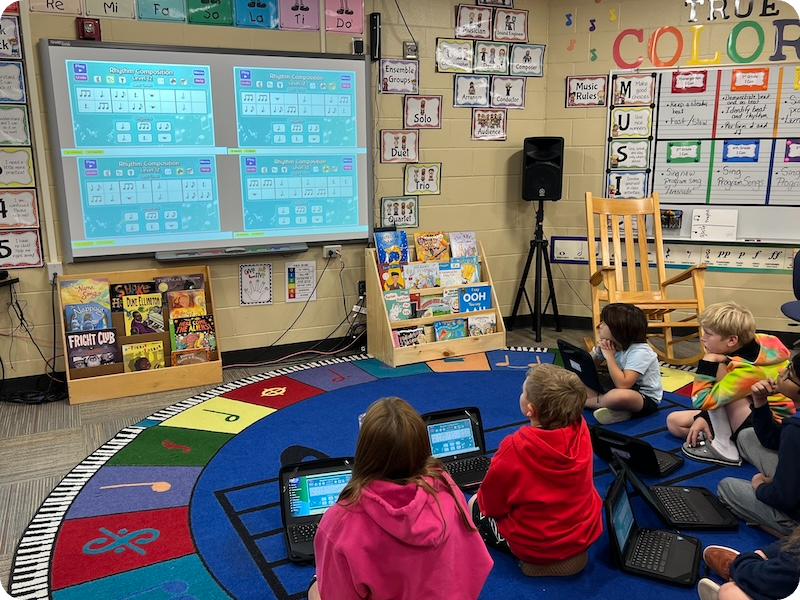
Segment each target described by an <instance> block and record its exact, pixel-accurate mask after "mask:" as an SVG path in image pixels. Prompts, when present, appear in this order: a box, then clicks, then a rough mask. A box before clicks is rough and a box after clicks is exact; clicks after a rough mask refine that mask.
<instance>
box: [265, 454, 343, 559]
mask: <svg viewBox="0 0 800 600" xmlns="http://www.w3.org/2000/svg"><path fill="white" fill-rule="evenodd" d="M352 475H353V459H352V457H347V458H325V459H320V460H311V461H306V462H300V463H294V464H290V465H285V466H283V467H281V470H280V473H279V475H278V481H279V482H280V486H281V487H280V495H281V519H282V521H283V536H284V540H285V541H286V551H287V552H288V553H289V560H290V561H292V562H295V563H309V562H312V561H313V560H314V535H316V533H317V526H318V525H319V522H320V520H321V519H322V515H323V514H325V511H326V510H328V509H329V508H330V507H331V506H333V505H334V504H336V500H337V499H338V498H339V493H340V492H341V491H342V489H343V488H344V486H345V485H346V484H347V482H348V481H350V477H351V476H352Z"/></svg>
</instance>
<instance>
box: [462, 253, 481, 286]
mask: <svg viewBox="0 0 800 600" xmlns="http://www.w3.org/2000/svg"><path fill="white" fill-rule="evenodd" d="M458 260H459V262H460V263H461V283H463V284H465V285H467V284H470V283H480V282H481V263H480V262H478V257H477V256H464V257H461V258H459V259H458Z"/></svg>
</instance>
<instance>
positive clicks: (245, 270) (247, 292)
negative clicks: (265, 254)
mask: <svg viewBox="0 0 800 600" xmlns="http://www.w3.org/2000/svg"><path fill="white" fill-rule="evenodd" d="M239 304H240V305H241V306H255V305H257V304H272V265H271V264H270V263H256V264H251V265H239Z"/></svg>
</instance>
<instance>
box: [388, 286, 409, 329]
mask: <svg viewBox="0 0 800 600" xmlns="http://www.w3.org/2000/svg"><path fill="white" fill-rule="evenodd" d="M383 301H384V302H385V303H386V312H387V313H388V314H389V320H390V321H405V320H406V319H410V318H411V317H412V314H411V295H410V294H409V292H408V290H389V291H388V292H383Z"/></svg>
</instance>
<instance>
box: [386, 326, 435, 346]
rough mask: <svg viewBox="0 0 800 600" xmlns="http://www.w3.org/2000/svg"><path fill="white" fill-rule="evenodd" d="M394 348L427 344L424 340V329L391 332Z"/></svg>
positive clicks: (412, 328)
mask: <svg viewBox="0 0 800 600" xmlns="http://www.w3.org/2000/svg"><path fill="white" fill-rule="evenodd" d="M392 338H394V345H395V348H405V347H406V346H418V345H419V344H424V343H426V342H427V340H426V339H425V329H424V328H423V327H421V326H419V327H404V328H402V329H395V330H393V331H392Z"/></svg>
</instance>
